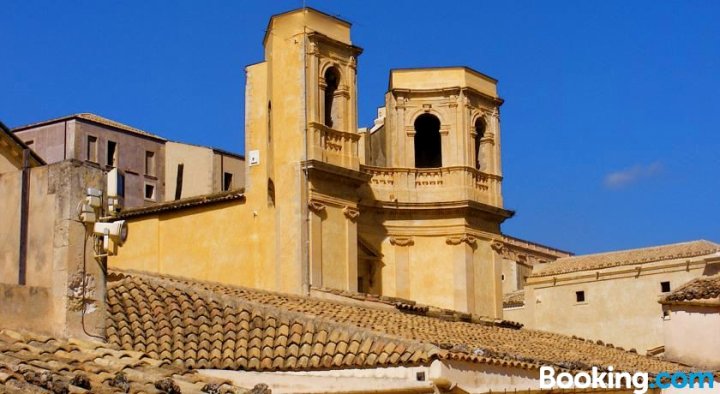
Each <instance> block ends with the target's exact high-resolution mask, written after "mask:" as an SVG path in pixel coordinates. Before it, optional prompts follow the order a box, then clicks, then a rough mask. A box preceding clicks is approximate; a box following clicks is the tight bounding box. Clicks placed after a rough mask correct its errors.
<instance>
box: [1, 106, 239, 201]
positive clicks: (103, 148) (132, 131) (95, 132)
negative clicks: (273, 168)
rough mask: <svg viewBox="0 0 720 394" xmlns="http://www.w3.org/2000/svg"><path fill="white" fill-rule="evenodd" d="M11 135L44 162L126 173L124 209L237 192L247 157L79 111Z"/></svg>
mask: <svg viewBox="0 0 720 394" xmlns="http://www.w3.org/2000/svg"><path fill="white" fill-rule="evenodd" d="M13 133H14V134H15V135H16V136H17V137H18V138H20V139H21V140H22V141H24V143H25V144H26V145H27V146H29V147H30V148H31V149H32V150H33V151H34V152H36V153H37V154H38V155H39V156H40V157H42V158H44V160H45V161H46V162H48V163H51V164H52V163H58V162H61V161H64V160H79V161H82V162H84V163H87V164H88V165H91V166H95V167H97V168H99V169H101V170H103V171H107V170H109V169H112V168H118V169H120V170H122V171H123V174H124V179H125V183H124V189H125V190H124V192H125V196H124V197H125V198H124V206H125V208H136V207H142V206H147V205H152V204H155V203H158V202H164V201H173V200H177V199H180V198H186V197H192V196H198V195H203V194H209V193H213V192H220V191H225V190H237V189H241V188H242V187H243V185H244V176H245V166H244V162H245V158H244V157H243V156H242V155H238V154H235V153H231V152H227V151H224V150H221V149H216V148H209V147H203V146H196V145H189V144H184V143H180V142H173V141H168V140H166V139H165V138H163V137H160V136H158V135H155V134H151V133H148V132H146V131H144V130H140V129H137V128H135V127H132V126H128V125H126V124H123V123H120V122H116V121H114V120H110V119H107V118H104V117H102V116H98V115H95V114H90V113H80V114H74V115H70V116H65V117H61V118H56V119H50V120H45V121H42V122H37V123H33V124H29V125H25V126H20V127H16V128H14V129H13Z"/></svg>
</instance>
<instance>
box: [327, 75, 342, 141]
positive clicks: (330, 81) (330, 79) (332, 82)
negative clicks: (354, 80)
mask: <svg viewBox="0 0 720 394" xmlns="http://www.w3.org/2000/svg"><path fill="white" fill-rule="evenodd" d="M325 85H326V86H325V126H327V127H333V125H334V126H335V127H336V128H337V127H338V126H339V124H337V123H339V122H338V118H339V117H338V111H339V110H340V108H338V107H339V105H338V104H339V103H337V100H336V98H335V91H336V90H337V88H338V86H340V73H339V72H338V70H337V69H336V68H335V67H330V68H328V69H327V71H325Z"/></svg>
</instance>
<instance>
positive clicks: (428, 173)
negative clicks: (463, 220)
mask: <svg viewBox="0 0 720 394" xmlns="http://www.w3.org/2000/svg"><path fill="white" fill-rule="evenodd" d="M360 170H361V171H362V172H364V173H366V174H369V175H371V176H372V178H371V179H370V185H369V186H370V191H371V193H372V194H373V198H375V199H377V200H380V201H397V202H401V203H435V202H449V201H462V200H470V201H476V202H480V203H484V204H488V205H493V206H497V207H502V198H501V194H500V183H501V178H500V177H499V176H497V175H492V174H486V173H483V172H481V171H478V170H476V169H474V168H472V167H463V166H452V167H441V168H385V167H373V166H362V167H361V168H360Z"/></svg>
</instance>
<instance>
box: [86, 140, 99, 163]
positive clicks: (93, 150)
mask: <svg viewBox="0 0 720 394" xmlns="http://www.w3.org/2000/svg"><path fill="white" fill-rule="evenodd" d="M85 160H87V161H91V162H93V163H97V162H98V161H97V137H93V136H91V135H89V136H88V137H87V152H86V157H85Z"/></svg>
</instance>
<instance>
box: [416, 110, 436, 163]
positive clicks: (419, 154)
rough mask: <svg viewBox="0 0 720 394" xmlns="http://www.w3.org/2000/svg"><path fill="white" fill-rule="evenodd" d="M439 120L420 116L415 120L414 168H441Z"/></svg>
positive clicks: (428, 116) (424, 115) (432, 116)
mask: <svg viewBox="0 0 720 394" xmlns="http://www.w3.org/2000/svg"><path fill="white" fill-rule="evenodd" d="M441 148H442V147H441V142H440V119H438V118H437V117H436V116H434V115H431V114H422V115H420V116H418V118H417V119H415V167H417V168H437V167H442V149H441Z"/></svg>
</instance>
